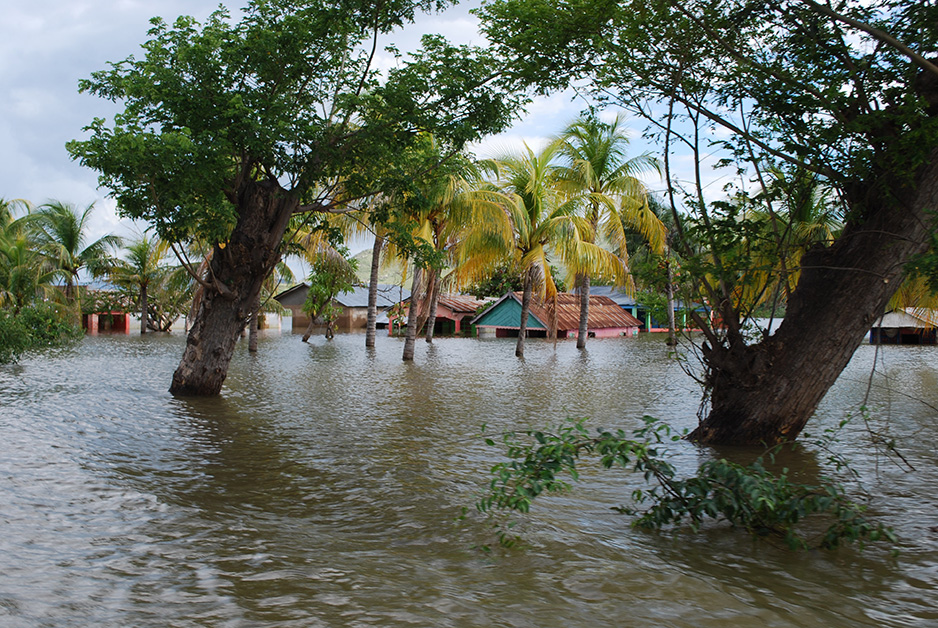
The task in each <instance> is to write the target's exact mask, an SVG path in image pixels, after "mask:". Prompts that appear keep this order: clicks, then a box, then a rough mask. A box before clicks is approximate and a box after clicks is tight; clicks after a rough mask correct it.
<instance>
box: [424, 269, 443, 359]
mask: <svg viewBox="0 0 938 628" xmlns="http://www.w3.org/2000/svg"><path fill="white" fill-rule="evenodd" d="M434 279H435V281H434V282H433V291H432V292H431V293H430V308H429V310H428V312H427V336H426V337H427V342H429V343H431V344H432V343H433V328H434V327H435V326H436V308H437V306H438V305H439V304H440V288H441V284H442V283H443V282H442V280H441V279H440V271H438V270H437V271H434Z"/></svg>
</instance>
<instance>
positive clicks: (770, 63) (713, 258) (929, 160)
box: [480, 0, 938, 444]
mask: <svg viewBox="0 0 938 628" xmlns="http://www.w3.org/2000/svg"><path fill="white" fill-rule="evenodd" d="M480 15H481V16H482V18H483V21H484V24H485V27H484V28H485V30H486V33H487V34H488V36H489V37H490V38H491V39H492V41H494V42H497V44H496V45H497V47H498V48H499V50H500V51H501V52H502V54H504V55H505V56H506V57H507V58H509V59H510V70H509V71H510V72H511V73H512V75H513V76H514V77H515V79H516V80H518V81H519V82H520V83H522V84H526V85H529V86H533V87H534V89H536V90H539V91H542V92H549V91H551V90H554V89H557V88H560V87H565V86H567V85H569V84H570V83H571V82H576V81H580V82H581V84H585V85H584V87H585V89H587V90H588V91H590V92H591V93H592V94H593V96H594V97H595V98H596V99H597V100H598V101H600V103H604V104H610V105H615V106H618V107H620V108H622V109H625V110H626V111H628V112H630V113H632V114H633V116H637V117H639V118H641V119H644V120H645V121H646V123H647V125H648V126H647V130H646V134H647V136H648V137H649V138H650V139H653V140H655V141H657V142H658V143H659V144H660V146H661V149H662V162H663V168H664V171H665V176H666V178H667V182H668V191H667V192H668V193H667V197H666V203H667V204H668V206H669V208H670V210H671V212H672V214H673V215H674V217H675V221H674V222H675V225H677V227H678V229H679V231H678V234H677V237H676V238H675V240H674V249H675V250H676V252H677V253H678V254H679V255H681V257H682V259H681V263H682V267H683V268H684V270H686V271H688V272H689V273H690V274H691V275H692V276H694V277H695V278H696V280H697V281H696V291H695V294H690V295H687V296H685V300H701V301H703V302H705V303H706V304H707V305H708V306H709V308H711V309H712V311H713V312H714V314H715V316H714V319H713V321H710V320H707V319H706V318H704V317H700V316H697V317H696V320H695V325H696V326H698V327H700V328H701V329H702V330H703V331H704V334H705V342H704V343H702V345H701V355H702V357H703V360H704V365H703V366H704V369H705V374H704V378H703V379H704V381H705V383H706V389H705V403H707V404H708V406H709V414H708V415H707V418H706V419H705V421H704V423H703V424H702V426H701V428H699V429H698V430H695V431H694V432H693V433H692V437H693V438H695V439H698V440H703V441H706V442H714V443H715V442H725V443H731V442H732V443H737V444H739V443H744V442H745V443H753V444H754V443H758V442H762V441H766V442H779V441H782V440H790V439H792V438H795V437H796V436H797V434H798V433H799V432H800V431H801V429H802V427H803V426H804V424H805V422H806V421H807V420H808V419H809V418H810V416H811V414H812V413H813V412H814V410H815V409H816V407H817V404H818V403H819V401H820V399H821V398H822V397H823V395H824V393H825V392H826V390H827V388H828V387H829V386H830V385H832V384H833V382H834V381H835V380H836V377H837V376H838V375H839V373H840V371H841V370H842V369H843V367H844V366H845V365H846V363H847V361H848V360H849V359H850V356H851V355H852V354H853V351H854V350H855V349H856V347H857V346H858V345H859V343H860V342H862V339H863V337H864V335H865V334H866V333H867V332H868V330H869V327H870V325H871V323H872V322H873V321H874V320H875V318H876V317H877V316H879V315H882V313H883V310H884V308H885V307H886V306H887V303H888V301H889V299H890V297H891V296H892V294H893V293H894V292H895V290H896V287H897V286H899V285H900V284H901V283H902V278H903V268H904V266H905V265H906V264H907V263H908V262H909V261H910V260H911V259H914V258H915V256H916V255H918V254H921V253H922V252H924V251H926V250H928V248H929V245H930V242H931V241H930V237H929V235H928V234H929V231H931V230H932V229H933V226H934V225H933V222H934V208H935V206H936V205H938V149H936V148H935V147H936V146H938V65H936V64H935V60H938V33H936V31H935V29H934V27H933V26H934V24H935V22H936V19H938V4H936V3H935V2H934V1H927V2H909V1H908V0H877V1H874V2H863V3H860V2H844V3H838V4H836V5H834V4H824V3H818V2H815V1H814V0H786V1H783V2H768V3H766V2H761V1H759V0H751V1H750V0H743V1H737V0H691V1H690V2H684V1H680V2H679V1H677V0H632V1H630V2H624V3H618V2H607V1H605V0H574V1H572V2H568V1H562V2H561V1H559V0H545V1H544V2H522V1H520V0H492V1H491V2H487V3H485V5H484V6H483V8H482V9H481V11H480ZM530 50H538V52H539V54H538V56H537V57H536V58H535V57H532V56H531V55H530V54H528V51H530ZM717 130H719V133H718V132H717ZM714 153H716V154H717V159H720V158H722V159H721V163H720V165H722V166H723V167H725V168H729V171H728V172H729V173H730V174H731V175H732V176H734V177H735V178H737V179H738V180H739V184H738V185H737V186H736V189H735V190H733V194H731V195H730V196H729V197H724V198H719V197H717V196H715V195H714V193H713V192H712V191H711V190H710V189H708V188H709V187H710V183H711V181H712V178H713V177H711V176H710V175H709V173H706V172H705V171H704V168H705V165H706V162H707V160H708V159H710V157H711V155H713V154H714ZM684 157H687V158H688V162H689V163H690V164H691V165H690V168H689V169H680V171H679V169H678V168H677V167H676V164H677V163H678V161H679V160H682V159H683V158H684ZM724 172H726V171H724ZM808 183H810V184H811V185H807V184H808ZM812 187H813V191H814V192H821V194H820V195H818V194H815V195H814V196H812V195H811V194H810V192H811V188H812ZM711 189H712V188H711ZM806 193H808V194H807V195H806ZM815 210H817V211H815ZM679 214H687V215H688V218H687V220H685V221H683V222H682V221H681V220H679V219H678V216H679ZM822 214H826V216H822ZM830 218H836V219H837V221H838V222H840V223H841V224H842V229H830V230H829V236H833V237H829V236H822V237H818V236H819V234H821V233H822V232H823V229H810V228H808V226H809V225H814V226H816V227H822V226H823V225H824V224H825V221H826V222H827V223H828V224H830V221H829V220H828V219H830ZM919 266H920V268H922V269H925V268H927V267H928V263H927V260H922V263H921V264H919ZM765 304H773V305H775V306H777V307H784V308H785V314H786V315H785V320H784V322H783V323H782V325H781V326H780V327H779V328H778V330H777V331H776V332H775V334H774V335H773V336H771V337H769V335H766V336H765V337H764V338H763V340H762V341H761V342H759V343H755V344H751V343H750V339H749V338H747V336H746V334H745V333H744V329H745V327H746V319H747V318H748V317H750V316H752V314H753V313H754V312H756V311H757V309H758V308H760V307H763V306H764V305H765ZM812 355H816V356H817V358H816V359H814V360H811V362H810V365H809V364H808V363H807V360H806V358H805V356H812ZM808 374H810V375H808ZM770 388H771V390H770ZM765 396H768V397H770V398H772V399H774V400H775V402H773V403H772V404H765V403H763V402H762V400H763V398H764V397H765Z"/></svg>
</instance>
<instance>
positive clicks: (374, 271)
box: [365, 236, 384, 348]
mask: <svg viewBox="0 0 938 628" xmlns="http://www.w3.org/2000/svg"><path fill="white" fill-rule="evenodd" d="M383 246H384V238H381V237H380V236H375V245H374V246H373V247H372V249H371V275H370V276H369V278H368V322H367V323H366V324H365V346H366V347H370V348H373V347H374V346H375V335H376V327H377V321H378V269H379V267H380V264H381V248H382V247H383Z"/></svg>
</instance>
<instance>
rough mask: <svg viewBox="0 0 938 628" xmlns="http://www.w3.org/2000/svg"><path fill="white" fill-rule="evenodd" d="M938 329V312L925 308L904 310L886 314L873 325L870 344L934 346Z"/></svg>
mask: <svg viewBox="0 0 938 628" xmlns="http://www.w3.org/2000/svg"><path fill="white" fill-rule="evenodd" d="M936 327H938V311H936V310H928V309H924V308H912V307H907V308H902V309H899V310H893V311H891V312H888V313H886V314H885V315H883V317H882V318H880V319H879V320H878V321H876V322H875V323H874V324H873V328H872V329H871V330H870V344H874V345H933V344H938V343H936V333H935V329H936Z"/></svg>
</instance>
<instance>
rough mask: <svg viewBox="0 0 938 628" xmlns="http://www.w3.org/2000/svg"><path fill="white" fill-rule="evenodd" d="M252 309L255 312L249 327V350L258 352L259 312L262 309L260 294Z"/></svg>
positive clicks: (252, 314)
mask: <svg viewBox="0 0 938 628" xmlns="http://www.w3.org/2000/svg"><path fill="white" fill-rule="evenodd" d="M252 310H253V312H252V313H251V323H250V327H249V328H248V329H249V332H248V351H249V352H251V353H256V352H257V316H258V314H260V310H261V300H260V295H258V298H257V299H256V300H255V301H254V305H253V307H252Z"/></svg>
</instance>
